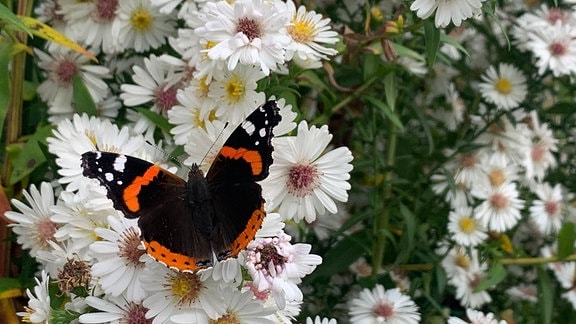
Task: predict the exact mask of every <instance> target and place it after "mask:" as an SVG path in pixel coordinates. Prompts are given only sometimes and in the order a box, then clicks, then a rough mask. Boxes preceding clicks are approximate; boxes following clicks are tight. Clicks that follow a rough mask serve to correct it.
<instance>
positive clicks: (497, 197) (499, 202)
mask: <svg viewBox="0 0 576 324" xmlns="http://www.w3.org/2000/svg"><path fill="white" fill-rule="evenodd" d="M490 204H491V205H492V207H493V208H494V209H497V210H500V209H505V208H506V207H508V206H509V205H510V199H508V197H506V196H505V195H503V194H501V193H495V194H494V195H492V197H490Z"/></svg>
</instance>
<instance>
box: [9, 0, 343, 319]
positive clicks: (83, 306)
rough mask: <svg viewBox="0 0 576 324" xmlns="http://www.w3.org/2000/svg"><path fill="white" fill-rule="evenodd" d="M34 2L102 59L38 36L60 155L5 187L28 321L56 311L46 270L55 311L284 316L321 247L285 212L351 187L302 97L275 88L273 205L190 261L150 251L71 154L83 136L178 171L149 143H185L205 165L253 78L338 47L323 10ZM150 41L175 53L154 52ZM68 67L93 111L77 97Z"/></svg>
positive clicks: (257, 4) (259, 4) (116, 315)
mask: <svg viewBox="0 0 576 324" xmlns="http://www.w3.org/2000/svg"><path fill="white" fill-rule="evenodd" d="M35 12H36V14H37V15H38V16H39V18H40V19H41V20H42V21H45V22H47V23H49V24H51V25H52V26H53V27H54V28H56V29H58V30H60V31H61V32H63V33H64V34H66V35H67V36H69V37H70V38H72V39H73V40H75V41H77V42H78V43H80V44H82V45H84V46H86V47H88V48H89V49H90V50H91V51H92V52H93V53H95V54H100V55H99V57H100V58H101V61H100V64H99V65H97V64H95V63H93V62H89V61H88V59H87V58H85V57H83V56H81V55H79V54H72V53H71V52H69V51H68V50H66V49H63V48H60V47H58V46H54V45H50V46H48V47H47V48H46V52H44V51H37V52H36V54H37V56H38V58H39V67H40V68H41V69H42V70H43V71H44V72H45V79H44V81H43V82H42V83H41V85H40V86H39V88H38V93H39V95H40V97H41V98H42V100H44V101H45V102H46V103H47V105H48V106H49V110H48V113H49V115H50V116H49V120H50V121H51V122H52V123H53V124H54V125H55V126H56V128H55V130H54V134H53V136H52V137H50V138H48V143H49V145H48V150H49V152H50V153H52V154H53V155H54V156H55V162H56V165H57V167H58V170H57V177H55V178H54V179H53V180H54V181H53V182H51V183H49V182H43V183H41V184H40V185H39V187H36V186H34V185H32V186H31V187H30V188H29V190H28V191H24V197H25V200H26V201H27V203H25V202H21V201H18V200H13V204H14V206H15V207H16V210H17V211H11V212H7V213H6V217H7V218H8V219H10V220H11V221H12V222H14V223H13V224H12V225H11V226H12V229H13V231H14V232H15V233H16V234H17V240H18V243H20V244H22V246H23V248H25V249H27V250H29V252H30V255H31V256H32V257H34V258H35V259H36V260H37V261H38V262H39V263H40V265H41V267H42V269H43V272H42V280H41V281H38V282H37V283H38V286H37V287H35V288H34V293H31V292H29V296H30V303H29V307H28V308H27V309H26V312H24V313H21V314H20V315H22V316H24V317H25V319H26V320H28V321H30V322H33V323H43V322H45V321H53V320H54V316H56V315H58V316H65V315H62V314H61V313H58V312H55V310H53V309H50V303H49V300H50V298H49V295H48V281H55V282H57V283H58V287H59V289H60V291H61V292H62V293H64V294H66V296H67V297H69V300H70V301H69V302H68V303H67V305H66V309H67V310H68V311H69V312H67V313H66V314H68V316H71V317H70V318H78V320H79V321H80V322H81V323H107V322H111V323H117V322H128V323H135V322H138V323H140V322H151V323H206V322H208V320H218V319H222V320H223V321H234V322H242V323H253V322H258V323H279V322H280V323H285V322H286V323H287V322H291V321H292V320H293V319H294V318H295V316H297V315H298V314H299V312H300V304H301V303H302V301H303V293H302V292H301V291H300V288H299V287H298V284H299V283H301V281H302V278H303V277H305V276H306V275H308V274H310V273H311V272H312V271H314V269H315V268H316V266H317V265H318V264H320V263H321V262H322V260H321V258H320V257H319V256H317V255H314V254H311V253H310V251H311V246H310V245H309V244H293V243H291V237H290V236H288V235H287V234H285V233H284V231H283V228H284V221H287V220H292V219H293V220H294V221H300V220H302V219H305V220H306V221H307V222H313V221H314V220H316V219H317V218H319V217H326V216H328V215H329V214H330V213H331V214H334V213H336V212H337V211H338V208H337V205H336V201H337V202H346V201H347V199H348V194H347V191H348V190H349V189H350V184H349V183H348V180H349V178H350V175H349V173H350V171H351V170H352V165H351V164H350V162H351V161H352V154H351V152H350V150H349V149H348V148H346V147H340V148H336V149H333V148H331V147H329V144H330V140H331V138H332V135H331V134H330V133H329V131H328V128H327V126H322V127H320V128H317V127H316V126H311V127H310V126H308V124H307V123H306V121H302V122H300V123H299V124H297V123H296V122H295V118H296V116H297V113H296V112H293V111H292V107H291V106H290V105H286V104H285V100H284V99H282V98H278V99H277V102H278V106H279V108H280V114H281V115H282V122H281V123H280V124H279V125H278V126H277V127H276V128H275V129H274V133H275V136H276V138H274V140H273V145H274V148H275V149H274V153H273V158H274V161H275V162H274V164H273V167H272V168H271V169H270V176H269V178H268V180H267V181H266V182H263V183H262V186H263V195H264V198H265V199H266V201H267V211H268V215H267V216H266V218H265V220H264V223H263V225H262V228H261V229H260V231H259V232H258V234H257V236H256V239H255V240H254V241H253V242H252V243H251V244H250V246H249V247H248V249H247V251H245V252H244V253H242V254H241V255H240V256H239V257H238V258H237V259H229V260H226V261H223V262H220V263H216V264H215V265H214V267H212V268H210V269H206V270H202V271H200V272H197V273H187V272H178V271H175V270H172V269H169V268H167V267H165V266H163V265H162V264H160V263H158V262H156V261H155V260H153V259H152V258H150V257H149V256H148V255H147V254H146V252H145V250H144V248H143V246H142V245H141V242H140V229H139V228H138V225H137V221H136V220H132V219H126V218H124V217H123V215H122V213H121V212H120V211H117V210H115V209H114V207H113V205H112V202H111V201H110V200H109V199H108V198H107V197H106V189H104V188H103V187H101V186H100V185H98V183H97V182H95V181H93V180H89V179H87V178H85V177H84V176H83V175H82V167H81V164H80V161H81V155H82V154H83V153H85V152H89V151H96V150H98V151H107V152H114V153H122V154H126V155H131V156H134V157H137V158H140V159H143V160H147V161H150V162H153V163H158V164H160V165H161V166H162V167H164V168H166V169H167V170H169V171H171V172H174V173H176V172H178V171H179V170H178V169H179V168H178V167H175V166H173V165H171V164H170V163H169V162H166V160H167V159H168V157H167V156H166V154H165V153H163V151H162V150H159V149H158V147H159V148H161V149H168V150H170V149H173V148H174V147H175V146H177V145H181V146H183V147H184V151H185V152H186V153H188V158H187V159H186V160H185V162H184V164H186V165H191V164H192V163H200V162H202V166H201V167H202V168H203V169H204V170H206V169H207V168H208V167H209V165H210V164H211V161H212V160H213V158H214V156H213V155H214V151H216V152H217V149H218V146H219V145H222V143H223V141H224V140H225V139H226V137H227V135H229V134H230V132H231V131H232V130H233V129H235V128H236V126H238V125H239V124H240V123H241V122H242V121H243V120H244V118H246V116H247V115H248V114H250V113H251V112H252V111H254V110H255V109H256V108H257V107H258V106H259V105H261V104H263V103H264V102H265V101H266V100H267V98H266V97H267V94H265V93H264V92H260V91H258V90H257V82H258V81H260V80H262V79H263V78H266V77H268V76H269V75H270V74H271V73H284V72H285V71H287V69H288V68H289V66H290V64H297V65H298V66H300V67H301V68H317V67H320V66H321V61H322V60H326V59H329V58H330V57H331V56H333V55H335V54H337V51H336V50H335V49H334V48H331V47H325V46H324V45H325V44H328V45H331V44H335V43H336V42H337V41H338V37H337V36H338V35H337V33H336V32H335V31H332V30H331V27H330V26H329V22H330V20H329V19H325V18H323V17H322V15H320V14H317V13H316V12H314V11H308V10H307V9H306V8H305V7H303V6H300V7H296V5H295V4H294V3H293V2H292V1H291V0H290V1H287V2H284V1H262V0H239V1H235V2H234V3H233V4H230V3H229V2H227V1H213V2H200V1H198V2H194V3H193V2H191V1H184V2H183V1H163V0H125V1H118V0H95V1H87V2H76V1H67V0H47V1H44V2H42V3H41V4H40V5H39V7H38V8H37V9H36V11H35ZM178 26H182V27H181V28H179V27H178ZM160 48H162V49H165V50H167V51H168V52H171V53H173V54H172V55H169V54H162V55H156V54H154V53H153V52H154V50H156V49H160ZM168 49H169V50H168ZM77 80H80V81H82V83H83V84H84V86H85V87H86V89H87V92H88V93H89V95H90V97H91V98H92V100H93V102H94V103H95V104H96V107H97V112H96V113H97V114H98V117H89V116H88V115H87V114H78V113H76V111H77V109H78V108H79V107H77V106H76V104H77V103H76V102H75V98H74V95H73V89H74V87H75V83H76V82H77ZM271 98H272V99H274V97H273V96H272V97H271ZM122 105H123V106H125V107H128V109H127V110H126V118H127V119H128V121H129V123H128V124H127V125H124V126H122V127H119V126H117V125H115V124H114V123H113V122H114V119H115V118H117V117H118V116H119V112H120V111H121V110H120V108H121V107H122ZM132 107H133V108H132ZM143 110H145V111H144V112H143ZM154 115H160V116H162V117H164V118H165V119H166V120H167V121H168V124H169V125H170V126H169V128H167V129H166V128H161V127H159V126H158V124H157V123H155V122H154V121H153V119H154V118H153V117H150V116H154ZM227 123H229V124H230V125H227ZM296 127H298V128H297V131H295V129H296ZM159 136H160V138H159ZM147 141H148V142H152V143H155V144H154V145H147V144H146V142H147ZM154 146H157V147H154ZM182 169H185V168H182ZM276 211H277V212H279V213H275V212H276ZM79 288H81V289H80V290H78V289H79ZM82 289H84V290H83V291H84V292H85V293H86V294H85V295H82V294H79V291H81V290H82ZM70 318H68V319H70ZM309 321H312V319H309ZM315 321H316V322H318V323H320V322H322V323H324V322H328V321H329V320H328V319H320V318H316V319H315ZM330 322H332V321H330Z"/></svg>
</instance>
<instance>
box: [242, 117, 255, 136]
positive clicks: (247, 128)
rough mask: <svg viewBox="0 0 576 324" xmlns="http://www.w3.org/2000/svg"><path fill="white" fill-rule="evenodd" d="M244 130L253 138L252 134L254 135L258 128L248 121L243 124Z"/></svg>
mask: <svg viewBox="0 0 576 324" xmlns="http://www.w3.org/2000/svg"><path fill="white" fill-rule="evenodd" d="M242 128H243V129H244V130H245V131H246V133H248V135H250V136H252V134H253V133H254V131H255V130H256V127H255V126H254V124H252V122H250V121H248V120H246V121H244V122H243V123H242Z"/></svg>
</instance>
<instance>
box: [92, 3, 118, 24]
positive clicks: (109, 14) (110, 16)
mask: <svg viewBox="0 0 576 324" xmlns="http://www.w3.org/2000/svg"><path fill="white" fill-rule="evenodd" d="M117 8H118V0H98V1H96V10H95V11H93V12H92V14H93V18H94V20H95V21H96V22H99V23H108V22H112V20H114V18H115V17H116V9H117Z"/></svg>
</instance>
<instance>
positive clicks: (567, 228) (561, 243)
mask: <svg viewBox="0 0 576 324" xmlns="http://www.w3.org/2000/svg"><path fill="white" fill-rule="evenodd" d="M574 230H575V228H574V223H571V222H566V223H564V225H562V228H561V229H560V232H558V257H559V258H565V257H567V256H569V255H572V254H573V253H574V242H575V241H576V233H575V232H574Z"/></svg>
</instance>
